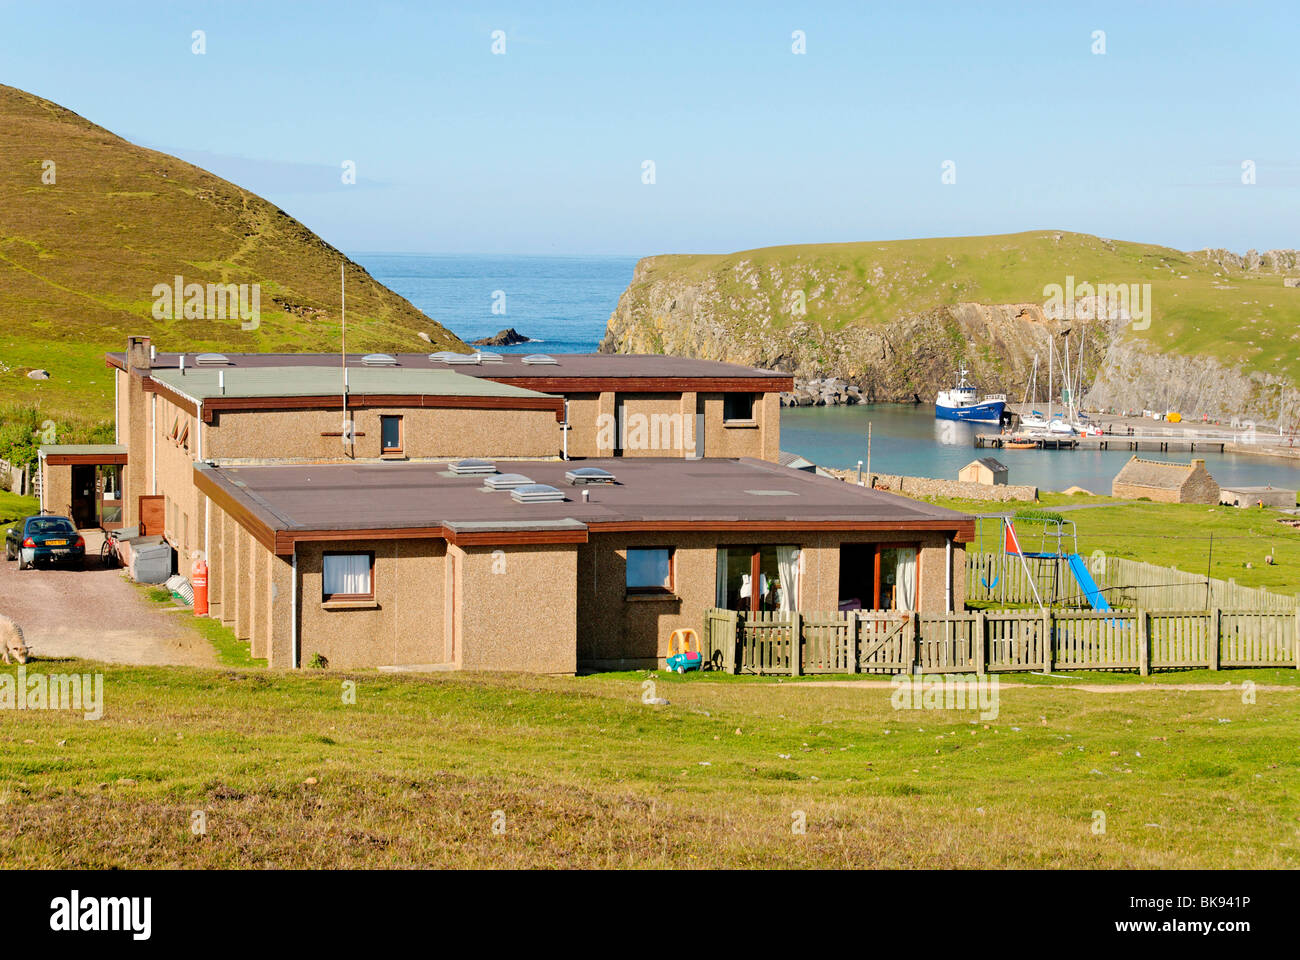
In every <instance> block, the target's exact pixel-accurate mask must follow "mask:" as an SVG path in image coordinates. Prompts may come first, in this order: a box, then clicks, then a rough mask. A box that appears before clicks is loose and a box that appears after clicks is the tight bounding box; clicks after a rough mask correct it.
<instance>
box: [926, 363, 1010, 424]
mask: <svg viewBox="0 0 1300 960" xmlns="http://www.w3.org/2000/svg"><path fill="white" fill-rule="evenodd" d="M1006 405H1007V398H1006V395H1005V394H1001V393H999V394H990V395H988V396H986V397H985V398H984V399H983V400H980V399H979V398H978V397H977V396H976V392H975V386H974V384H972V383H970V382H969V381H968V380H967V379H966V365H965V364H962V368H961V371H960V373H959V374H958V380H957V385H956V386H955V387H953V388H952V389H951V390H940V391H939V396H938V397H937V398H936V399H935V401H934V415H935V417H936V419H939V420H974V421H977V422H980V423H1000V422H1001V420H1002V411H1003V409H1004V408H1005V407H1006Z"/></svg>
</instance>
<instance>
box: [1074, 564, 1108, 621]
mask: <svg viewBox="0 0 1300 960" xmlns="http://www.w3.org/2000/svg"><path fill="white" fill-rule="evenodd" d="M1065 559H1066V560H1067V561H1069V564H1070V572H1071V573H1073V574H1074V579H1076V580H1078V581H1079V586H1080V587H1081V588H1082V589H1083V595H1084V596H1085V597H1087V598H1088V602H1089V603H1090V604H1092V609H1094V610H1109V609H1110V604H1109V603H1108V602H1107V601H1106V595H1105V594H1104V593H1102V592H1101V588H1100V587H1099V586H1097V581H1096V580H1094V579H1092V574H1091V573H1089V572H1088V565H1087V564H1086V563H1084V562H1083V557H1081V556H1079V555H1078V554H1077V553H1071V554H1069V555H1068V556H1067V557H1066V558H1065Z"/></svg>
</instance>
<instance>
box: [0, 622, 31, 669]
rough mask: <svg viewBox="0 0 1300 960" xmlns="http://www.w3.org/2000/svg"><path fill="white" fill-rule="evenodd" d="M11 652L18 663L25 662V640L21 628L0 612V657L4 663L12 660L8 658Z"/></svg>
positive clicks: (26, 652)
mask: <svg viewBox="0 0 1300 960" xmlns="http://www.w3.org/2000/svg"><path fill="white" fill-rule="evenodd" d="M11 654H12V655H13V656H14V657H16V658H17V660H18V662H19V663H26V662H27V654H28V650H27V641H26V639H24V638H23V628H22V627H20V626H18V624H16V623H14V622H13V621H12V620H10V619H9V618H8V617H6V616H5V615H4V614H0V658H3V659H4V662H5V663H13V660H11V659H9V657H10V655H11Z"/></svg>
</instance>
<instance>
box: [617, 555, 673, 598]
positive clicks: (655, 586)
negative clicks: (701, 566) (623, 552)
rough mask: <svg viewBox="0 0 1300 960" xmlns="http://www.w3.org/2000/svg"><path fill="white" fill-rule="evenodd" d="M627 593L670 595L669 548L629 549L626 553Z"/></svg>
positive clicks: (670, 566) (671, 589) (670, 561)
mask: <svg viewBox="0 0 1300 960" xmlns="http://www.w3.org/2000/svg"><path fill="white" fill-rule="evenodd" d="M627 592H628V593H672V592H673V551H672V548H671V547H630V548H629V549H628V551H627Z"/></svg>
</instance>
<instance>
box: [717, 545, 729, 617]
mask: <svg viewBox="0 0 1300 960" xmlns="http://www.w3.org/2000/svg"><path fill="white" fill-rule="evenodd" d="M715 593H716V594H717V595H716V596H715V597H714V599H715V600H716V601H717V606H718V609H719V610H725V609H727V551H726V549H725V548H720V549H719V550H718V578H717V589H716V591H715Z"/></svg>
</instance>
